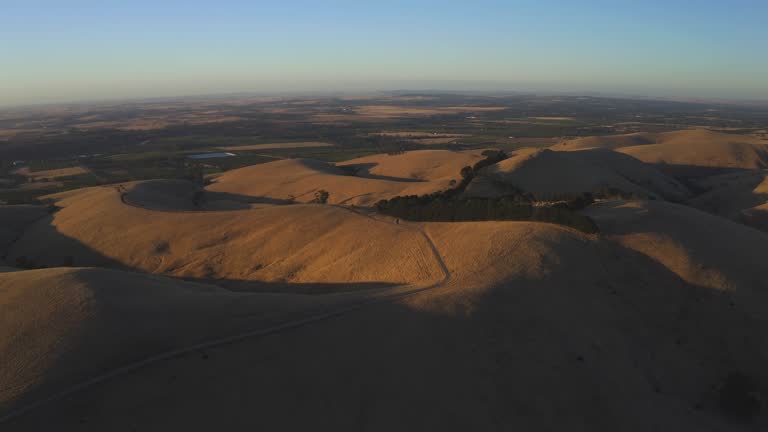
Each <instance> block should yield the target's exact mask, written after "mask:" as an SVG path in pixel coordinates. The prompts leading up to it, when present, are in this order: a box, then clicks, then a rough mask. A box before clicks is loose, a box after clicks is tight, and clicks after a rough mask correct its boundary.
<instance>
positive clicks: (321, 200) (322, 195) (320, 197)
mask: <svg viewBox="0 0 768 432" xmlns="http://www.w3.org/2000/svg"><path fill="white" fill-rule="evenodd" d="M330 196H331V194H330V193H328V191H327V190H325V189H320V190H319V191H317V192H315V199H314V200H312V202H313V203H316V204H326V203H328V197H330Z"/></svg>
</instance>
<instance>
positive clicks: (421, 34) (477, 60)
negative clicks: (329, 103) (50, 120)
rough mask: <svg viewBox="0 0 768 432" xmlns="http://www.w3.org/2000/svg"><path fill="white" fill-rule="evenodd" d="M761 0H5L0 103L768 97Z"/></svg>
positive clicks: (767, 16) (765, 7) (0, 22)
mask: <svg viewBox="0 0 768 432" xmlns="http://www.w3.org/2000/svg"><path fill="white" fill-rule="evenodd" d="M765 22H768V2H765V1H755V0H734V1H729V2H727V3H725V2H721V1H715V0H699V1H693V0H676V1H661V0H650V1H644V2H630V1H626V0H614V1H607V0H589V1H583V2H571V1H566V0H550V1H533V0H516V1H494V0H479V1H476V2H472V3H471V4H470V3H467V2H459V1H435V0H421V1H401V0H395V1H391V2H386V4H378V3H376V4H371V3H370V2H352V1H345V0H331V1H325V2H318V1H309V0H295V1H291V2H278V1H272V0H263V1H255V2H249V1H244V0H224V1H218V2H210V1H199V0H189V1H183V2H182V1H179V0H168V1H163V2H161V3H157V2H150V1H148V0H136V1H132V2H118V1H113V0H103V1H94V0H73V1H70V2H66V3H64V2H58V1H53V0H41V1H36V2H29V1H19V0H7V1H6V2H4V4H3V13H2V14H0V38H2V40H3V41H4V43H2V44H0V106H4V107H8V106H18V105H29V104H44V103H60V102H78V101H107V100H115V99H141V98H155V97H180V96H189V95H206V94H223V93H242V92H248V93H251V92H254V93H281V92H285V93H288V92H290V93H300V92H345V93H355V92H375V91H389V90H414V91H417V90H422V89H435V90H445V91H499V92H511V91H518V92H547V93H573V94H586V93H601V94H605V95H609V96H610V95H613V96H616V95H622V96H639V97H650V98H668V99H704V100H744V101H768V57H767V56H765V55H764V49H765V43H766V42H768V26H766V25H765Z"/></svg>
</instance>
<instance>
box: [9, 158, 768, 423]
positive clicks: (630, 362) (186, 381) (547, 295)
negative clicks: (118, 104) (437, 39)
mask: <svg viewBox="0 0 768 432" xmlns="http://www.w3.org/2000/svg"><path fill="white" fill-rule="evenodd" d="M649 145H650V144H649ZM505 156H509V157H507V158H506V159H504V160H499V161H496V162H495V163H491V164H488V165H484V164H480V165H477V163H478V162H479V161H482V160H484V157H485V156H484V154H483V153H482V152H474V151H473V152H450V151H429V152H426V151H425V152H409V153H405V154H399V155H375V156H370V157H366V158H360V159H356V160H352V161H348V162H345V163H340V164H338V165H332V164H327V163H323V162H318V161H312V160H282V161H276V162H271V163H267V164H263V165H259V166H254V167H248V168H243V169H240V170H233V171H230V172H228V173H225V174H224V175H222V176H220V177H218V178H217V179H216V181H215V182H214V183H213V184H211V185H208V186H207V187H205V188H202V187H200V186H198V185H195V184H192V183H191V182H185V181H160V180H155V181H147V182H134V183H125V184H121V185H115V186H104V187H95V188H86V189H79V190H74V191H70V192H65V193H61V194H57V195H53V196H50V197H48V199H49V200H50V204H51V207H47V208H46V207H40V208H36V210H34V211H31V210H24V211H30V212H32V213H30V214H28V215H27V214H25V215H24V216H23V217H19V218H18V220H19V222H18V223H17V228H14V233H15V237H14V239H13V241H10V242H7V243H6V244H4V245H0V249H1V250H2V255H3V256H5V257H6V262H7V263H9V264H11V265H15V266H17V268H5V269H4V272H2V273H0V308H2V311H3V312H4V313H2V314H0V324H2V325H1V326H0V327H2V328H3V329H4V330H3V331H2V332H0V357H2V358H4V359H9V360H8V361H7V364H8V365H10V367H9V368H6V369H4V370H3V373H2V375H0V377H1V378H2V382H3V383H4V384H7V385H5V386H3V387H2V389H0V422H2V427H3V430H9V431H32V430H41V429H45V428H47V427H49V426H50V425H51V424H55V425H56V427H57V429H59V430H94V431H96V430H99V431H100V430H115V429H120V428H124V427H132V428H136V429H138V430H168V429H186V430H201V431H202V430H211V429H222V428H223V429H265V430H276V429H279V430H305V429H309V428H314V429H322V430H364V429H376V430H411V429H412V430H425V429H426V430H435V429H439V430H494V429H500V428H501V429H515V428H516V429H523V430H562V429H568V430H584V431H587V430H637V431H647V430H664V429H674V430H690V431H699V430H707V429H715V430H754V431H757V430H763V429H765V428H766V427H768V415H766V413H765V411H764V410H761V400H762V399H764V398H765V397H766V396H768V394H766V392H765V390H764V389H765V388H766V386H767V385H768V374H767V373H766V372H765V368H764V364H765V363H766V361H768V351H766V349H765V347H764V345H765V344H764V343H763V341H764V339H765V335H766V334H767V333H768V321H766V320H765V319H764V315H765V314H764V310H766V308H768V301H767V300H766V296H765V292H766V290H768V284H766V282H765V281H766V280H768V273H766V272H767V271H768V270H766V268H765V266H763V265H762V263H761V259H762V258H761V257H763V256H764V255H765V254H766V253H768V233H763V232H761V231H758V230H755V229H753V228H750V227H748V226H745V225H743V224H739V223H736V222H734V221H731V220H728V219H726V218H723V217H719V216H715V215H712V214H708V213H705V212H703V211H701V210H698V209H695V208H692V207H690V206H686V205H683V204H680V203H673V202H668V201H680V202H686V201H688V200H690V199H691V198H690V197H691V196H694V197H695V196H701V193H700V192H698V189H697V188H695V187H693V186H695V185H692V184H688V183H683V182H682V181H680V180H678V179H677V178H675V177H674V176H673V175H671V174H668V173H665V172H663V170H660V169H657V167H655V166H654V165H653V164H651V163H647V162H643V161H642V160H639V159H637V158H633V157H632V156H629V155H627V154H623V153H620V152H616V151H614V150H610V149H593V150H580V151H573V152H559V151H553V150H525V149H523V150H517V151H515V152H510V153H509V154H508V155H505ZM466 166H469V167H477V169H474V168H472V169H470V170H469V171H467V170H464V169H463V168H464V167H466ZM462 172H463V173H464V174H463V175H462ZM451 180H454V181H453V182H452V181H451ZM684 180H685V179H684ZM686 181H687V180H686ZM702 181H703V180H702ZM457 183H458V184H457ZM745 183H750V182H746V181H745ZM451 188H455V189H452V190H454V192H452V193H447V192H445V191H446V190H451ZM461 188H464V189H461ZM319 189H324V190H327V191H328V192H329V193H330V198H329V203H328V204H325V205H323V204H316V203H310V202H309V201H312V199H311V198H310V197H313V196H314V194H315V192H316V191H317V190H319ZM605 190H608V191H609V192H610V191H613V192H610V193H614V195H613V196H605V197H602V198H600V199H599V200H598V201H597V202H595V203H591V202H584V201H583V200H582V206H581V207H579V208H570V207H568V208H563V207H562V205H561V207H559V208H560V210H562V211H566V212H573V213H574V214H578V215H579V216H580V217H583V218H590V220H592V221H594V223H595V224H596V225H597V227H598V228H599V230H598V232H597V233H589V234H587V233H584V232H580V231H577V230H575V229H573V228H570V227H569V226H567V225H566V224H563V223H562V221H559V220H557V219H555V220H554V222H556V223H539V222H531V221H494V220H489V221H482V222H415V221H409V220H406V219H405V218H403V219H399V218H393V217H388V216H385V215H383V214H380V213H377V212H376V211H375V210H374V209H375V208H376V207H375V206H373V204H375V203H376V202H377V201H378V200H379V199H391V198H392V197H396V196H398V195H401V194H414V195H425V194H430V195H429V196H430V197H431V198H429V199H433V198H434V199H441V200H444V201H445V202H446V203H448V204H446V205H450V204H451V203H455V202H463V201H461V200H472V199H476V200H480V198H477V197H478V196H482V194H490V195H493V194H496V195H497V196H498V195H502V194H504V193H509V194H511V196H512V197H513V198H514V200H520V199H529V197H530V196H531V195H537V194H538V195H542V196H546V195H547V194H552V195H557V194H560V195H569V194H570V195H573V196H579V197H582V195H583V194H584V193H585V192H587V193H597V192H600V191H605ZM436 192H437V193H436ZM473 194H475V195H474V196H475V198H472V195H473ZM623 195H632V196H634V198H633V199H625V198H626V197H623ZM435 196H437V198H435ZM646 198H647V199H646ZM510 199H512V198H510ZM477 202H480V203H482V205H483V206H488V205H493V204H494V203H495V201H492V200H488V201H477ZM515 202H517V201H515ZM348 204H355V205H356V206H355V207H352V206H347V205H348ZM540 204H541V203H540V202H535V203H533V204H530V203H529V204H525V205H536V206H538V205H540ZM561 204H562V203H561ZM570 204H571V202H570V201H569V202H568V203H567V205H570ZM590 204H591V205H590ZM514 205H518V204H514ZM582 207H583V208H582ZM16 211H17V210H13V212H16ZM9 214H10V213H9ZM0 215H1V214H0ZM9 217H10V216H9ZM21 267H27V268H26V269H22V268H21ZM29 267H49V268H40V269H29ZM148 395H151V396H148ZM148 398H150V399H148ZM47 399H50V400H48V401H47V403H43V404H39V403H40V402H43V401H46V400H47ZM392 413H397V415H392ZM6 416H7V417H6Z"/></svg>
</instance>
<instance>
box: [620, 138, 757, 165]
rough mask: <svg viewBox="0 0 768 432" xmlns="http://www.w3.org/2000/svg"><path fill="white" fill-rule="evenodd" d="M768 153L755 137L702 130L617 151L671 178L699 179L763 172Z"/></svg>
mask: <svg viewBox="0 0 768 432" xmlns="http://www.w3.org/2000/svg"><path fill="white" fill-rule="evenodd" d="M767 149H768V147H766V145H765V144H764V142H763V141H760V140H758V139H756V138H754V137H750V136H746V135H735V134H726V133H720V132H713V131H709V130H703V129H702V130H686V131H676V132H667V133H664V134H659V135H658V136H657V143H656V144H649V145H641V146H633V147H622V148H620V149H618V151H620V152H622V153H626V154H628V155H630V156H634V157H636V158H637V159H640V160H642V161H644V162H648V163H653V164H657V165H658V166H659V167H660V168H661V170H662V171H664V172H666V173H668V174H671V175H675V176H684V177H697V176H704V175H712V174H718V173H721V172H723V171H727V170H744V169H758V168H764V167H765V166H766V162H767V161H768V158H767V156H766V150H767Z"/></svg>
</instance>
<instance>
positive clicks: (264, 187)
mask: <svg viewBox="0 0 768 432" xmlns="http://www.w3.org/2000/svg"><path fill="white" fill-rule="evenodd" d="M481 159H483V156H481V155H480V152H479V151H478V152H452V151H447V150H421V151H412V152H407V153H405V154H398V155H376V156H369V157H365V158H360V159H353V160H350V161H346V162H344V163H343V164H339V166H334V165H332V164H328V163H325V162H320V161H315V160H309V159H291V160H281V161H276V162H270V163H267V164H261V165H256V166H251V167H245V168H241V169H237V170H233V171H229V172H227V173H225V174H223V175H221V176H220V177H217V178H216V179H215V182H214V183H213V184H212V185H210V186H208V187H207V190H209V191H213V192H223V193H228V194H233V195H239V196H244V197H260V198H270V199H277V200H291V199H295V200H297V201H299V202H309V201H311V200H313V199H314V194H315V192H316V191H318V190H320V189H323V190H326V191H328V192H329V193H330V198H329V202H330V203H334V204H339V203H343V204H347V205H361V206H370V205H372V204H374V203H376V202H377V201H379V200H382V199H388V198H391V197H394V196H397V195H422V194H426V193H431V192H435V191H438V190H443V189H446V188H448V187H450V183H451V180H456V181H458V180H460V179H461V178H460V176H459V172H460V171H461V168H462V167H464V166H467V165H473V164H474V163H475V162H477V161H479V160H481ZM344 167H346V169H345V168H344ZM355 172H356V174H354V175H353V173H355Z"/></svg>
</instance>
